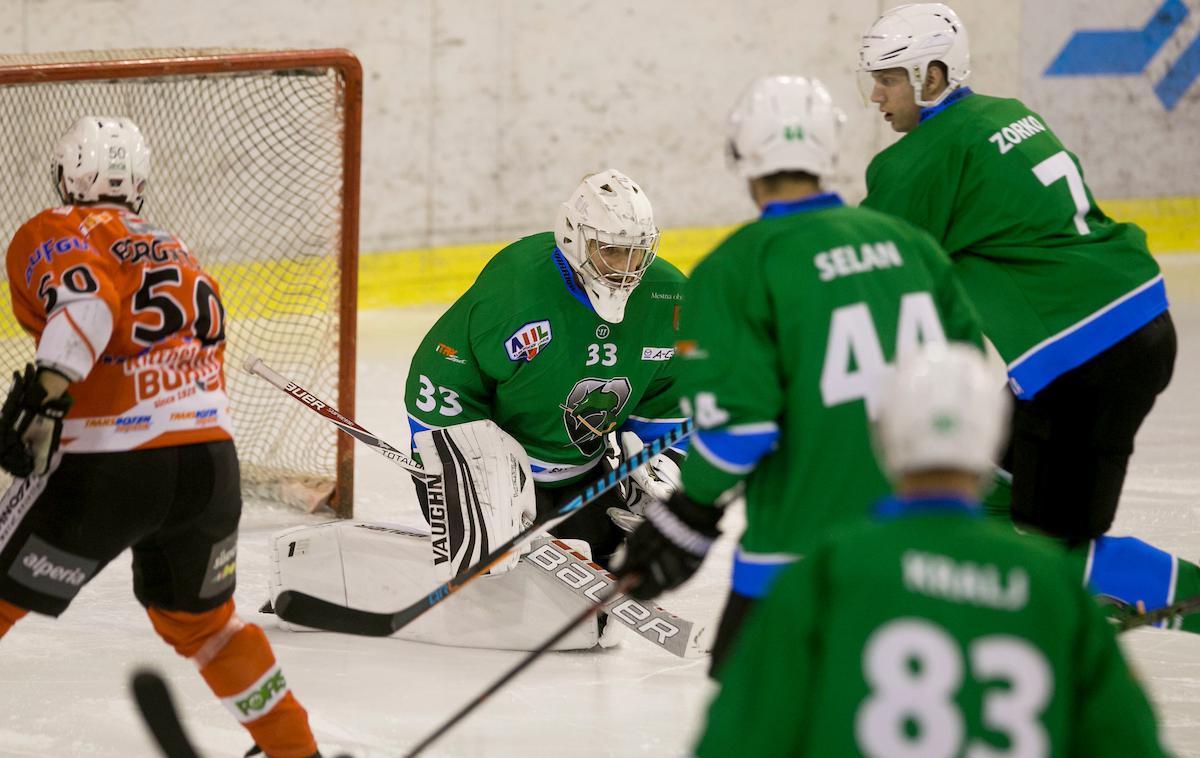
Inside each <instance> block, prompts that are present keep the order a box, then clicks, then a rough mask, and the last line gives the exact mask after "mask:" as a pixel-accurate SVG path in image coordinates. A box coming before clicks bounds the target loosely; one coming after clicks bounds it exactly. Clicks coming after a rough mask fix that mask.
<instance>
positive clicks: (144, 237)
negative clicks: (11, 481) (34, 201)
mask: <svg viewBox="0 0 1200 758" xmlns="http://www.w3.org/2000/svg"><path fill="white" fill-rule="evenodd" d="M7 267H8V282H9V287H10V289H11V293H12V307H13V313H14V314H15V315H16V317H17V320H18V321H19V322H20V323H21V326H23V327H24V328H25V330H26V331H28V332H29V333H30V334H32V335H33V336H34V338H35V339H37V340H38V343H39V346H40V345H41V342H42V335H43V332H44V331H45V329H46V325H47V323H48V322H49V321H50V319H54V318H67V319H71V326H72V328H74V329H75V331H76V332H78V333H79V335H80V336H81V337H83V340H82V341H83V343H84V344H85V345H86V349H87V350H88V352H89V353H90V354H91V355H90V357H91V359H92V360H93V361H94V364H93V366H92V368H91V370H90V372H84V373H85V376H84V378H83V379H82V380H81V381H78V382H75V383H73V384H72V385H71V388H70V391H71V394H72V396H74V398H75V404H74V406H73V407H72V408H71V411H70V413H69V414H68V415H67V419H66V422H65V424H64V426H63V445H62V449H63V450H64V451H66V452H73V453H75V452H95V451H116V450H134V449H139V448H151V447H166V446H171V445H188V444H196V443H201V442H210V441H214V440H222V439H231V438H232V432H231V428H232V427H231V424H230V418H229V407H228V405H229V404H228V399H227V397H226V394H225V376H224V353H225V309H224V306H223V305H222V304H221V298H220V291H219V289H218V287H217V283H216V282H215V281H213V279H212V278H210V277H209V276H208V275H207V274H206V273H205V272H204V270H203V269H202V268H201V267H200V265H199V263H198V262H197V261H196V258H195V257H194V256H193V255H192V253H191V251H190V250H188V248H187V246H186V245H185V244H184V243H183V242H181V241H180V240H179V238H177V237H175V236H174V235H173V234H171V233H169V232H166V231H164V230H162V229H160V228H158V227H156V226H155V225H153V224H151V223H150V222H148V221H145V220H144V219H142V218H140V217H139V216H137V215H136V214H134V213H132V212H130V211H129V210H126V209H124V208H120V207H118V206H110V205H99V206H63V207H58V208H50V209H47V210H44V211H42V212H41V213H39V214H38V215H37V216H34V217H33V218H32V219H30V220H29V221H27V222H26V223H25V224H24V225H23V226H22V227H21V228H20V229H19V230H17V233H16V235H15V236H14V237H13V240H12V242H11V243H10V244H9V248H8V257H7ZM86 300H92V301H96V302H102V303H103V305H104V306H106V307H107V309H108V311H109V313H110V314H111V316H112V334H111V337H109V339H108V342H107V344H92V341H93V340H91V339H89V338H88V335H89V334H91V333H93V332H94V330H89V329H88V327H87V325H86V324H76V323H75V322H74V319H72V312H73V311H74V309H71V310H68V309H67V306H69V305H72V304H74V303H79V302H81V301H86ZM42 352H44V351H42ZM39 359H44V356H43V355H42V353H41V352H39ZM85 362H86V361H85Z"/></svg>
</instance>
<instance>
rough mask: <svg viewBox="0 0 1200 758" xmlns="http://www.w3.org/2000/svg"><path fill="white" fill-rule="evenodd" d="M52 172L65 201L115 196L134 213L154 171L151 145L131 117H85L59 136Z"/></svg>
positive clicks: (104, 198)
mask: <svg viewBox="0 0 1200 758" xmlns="http://www.w3.org/2000/svg"><path fill="white" fill-rule="evenodd" d="M50 171H51V178H52V179H53V180H54V186H55V188H56V189H57V190H58V195H59V197H60V198H62V201H63V202H64V203H94V202H97V201H100V200H115V201H119V202H122V203H125V204H126V205H128V206H129V207H131V208H133V210H134V212H135V213H136V212H137V211H138V210H140V209H141V207H142V200H143V199H144V197H145V193H146V180H147V179H148V178H149V176H150V148H148V147H146V143H145V141H144V140H143V139H142V132H141V130H140V129H138V128H137V125H136V124H134V123H133V122H132V121H130V120H129V119H127V118H120V117H114V116H84V117H83V118H81V119H79V120H78V121H76V122H75V123H74V124H72V126H71V128H70V129H68V130H67V133H66V134H64V135H63V136H62V137H61V138H59V140H58V145H57V146H56V147H55V149H54V158H53V160H52V161H51V162H50Z"/></svg>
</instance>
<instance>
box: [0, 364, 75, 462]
mask: <svg viewBox="0 0 1200 758" xmlns="http://www.w3.org/2000/svg"><path fill="white" fill-rule="evenodd" d="M47 371H50V370H49V369H45V368H39V369H37V370H36V371H35V370H34V368H33V366H32V365H30V364H28V363H27V364H25V373H24V374H20V373H17V372H15V371H14V372H13V386H12V389H10V390H9V391H8V397H7V398H6V399H5V400H4V407H3V408H0V467H3V469H4V470H5V471H7V472H9V473H10V474H12V475H13V476H16V477H27V476H30V475H36V476H41V475H43V474H45V473H46V472H47V471H48V470H49V468H50V459H51V458H52V457H53V456H54V453H55V451H57V450H58V443H59V440H60V439H61V438H62V427H63V417H64V416H66V415H67V411H69V410H70V409H71V403H72V399H71V396H70V395H68V394H67V393H66V392H63V393H62V394H61V395H59V396H58V397H53V398H52V397H50V396H49V393H48V392H47V391H46V388H45V386H43V384H42V382H41V381H40V378H41V376H42V375H43V374H44V373H45V372H47ZM50 373H52V374H54V375H55V376H56V377H57V376H61V375H59V374H58V373H57V372H50ZM63 379H64V380H65V377H63Z"/></svg>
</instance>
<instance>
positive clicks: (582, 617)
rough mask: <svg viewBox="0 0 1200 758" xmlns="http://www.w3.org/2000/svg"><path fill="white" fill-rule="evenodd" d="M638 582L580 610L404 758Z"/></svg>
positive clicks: (630, 579) (624, 581)
mask: <svg viewBox="0 0 1200 758" xmlns="http://www.w3.org/2000/svg"><path fill="white" fill-rule="evenodd" d="M638 579H639V577H638V576H637V575H636V574H629V575H628V576H624V577H622V578H621V579H620V580H619V581H618V582H617V585H616V586H615V587H613V590H612V592H611V593H609V594H608V595H607V596H605V597H600V598H597V599H596V600H595V602H593V603H592V604H591V605H589V606H588V607H587V608H584V609H583V610H582V611H580V612H579V614H578V615H577V616H575V618H573V619H571V620H570V621H569V622H567V623H566V624H564V625H563V627H562V628H561V629H559V630H558V631H557V632H555V633H554V634H553V635H552V636H551V637H550V638H549V639H548V640H546V641H545V642H543V643H542V644H541V645H538V647H537V648H536V649H535V650H533V651H531V652H530V653H529V655H526V656H525V657H524V658H522V659H521V660H520V661H518V662H517V664H516V665H515V666H513V667H512V668H510V669H509V670H508V671H505V672H504V673H503V674H502V675H501V676H500V678H499V679H497V680H496V681H494V682H492V683H491V684H490V685H488V687H487V689H485V690H484V691H483V692H481V693H479V694H478V695H476V696H475V698H474V699H473V700H471V702H469V703H467V704H466V705H464V706H463V707H462V708H460V709H459V710H458V711H457V712H456V713H455V714H454V715H453V716H451V717H450V718H449V719H447V720H446V721H444V722H442V725H441V726H439V727H438V728H437V729H434V730H433V731H432V732H430V733H429V735H428V736H426V737H425V739H423V740H421V741H420V742H418V743H417V745H416V747H414V748H413V749H412V750H409V751H408V752H407V753H405V754H404V755H405V758H412V757H413V756H415V755H419V754H420V753H421V751H423V750H424V749H425V748H427V747H429V746H430V745H432V744H433V743H434V742H436V741H437V739H438V738H439V737H441V736H442V735H443V734H445V733H446V732H448V731H450V730H451V729H452V728H453V727H454V725H455V724H457V723H458V722H460V721H462V720H463V719H464V718H466V717H467V716H468V715H469V714H470V713H471V711H473V710H475V709H476V708H478V707H479V706H480V705H482V704H483V701H485V700H487V699H488V698H489V697H491V696H492V695H493V694H495V692H496V691H497V690H499V689H500V688H501V687H503V686H504V685H506V684H508V683H509V682H510V681H511V680H512V679H513V678H514V677H516V676H517V674H520V673H521V672H522V671H524V670H525V669H526V668H528V667H529V664H531V663H533V662H534V661H536V660H537V659H538V658H540V657H541V656H542V654H543V653H545V652H546V651H547V650H549V649H550V648H552V647H554V645H555V643H557V642H558V641H559V640H561V639H562V638H563V637H566V636H567V635H568V634H570V633H571V630H572V629H574V628H575V627H577V626H579V625H580V624H582V623H583V622H584V621H587V620H588V619H589V618H591V617H592V616H594V615H596V614H597V613H599V612H600V610H601V609H602V608H604V606H605V605H606V604H608V603H610V602H612V600H614V599H616V598H618V597H620V596H621V595H624V594H625V593H627V592H629V590H631V589H633V586H634V585H635V584H637V582H638Z"/></svg>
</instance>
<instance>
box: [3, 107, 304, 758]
mask: <svg viewBox="0 0 1200 758" xmlns="http://www.w3.org/2000/svg"><path fill="white" fill-rule="evenodd" d="M149 166H150V156H149V150H148V149H147V148H146V145H145V143H144V142H143V140H142V136H141V132H140V131H139V130H138V128H137V126H135V125H134V124H133V123H131V122H130V121H128V120H127V119H123V118H109V117H95V116H87V117H84V118H81V119H80V120H79V121H77V122H76V123H75V124H74V125H73V126H72V127H71V129H70V130H69V131H68V132H67V133H66V134H65V135H64V136H63V137H62V139H61V140H60V141H59V143H58V147H57V151H56V153H55V156H54V160H53V163H52V170H53V179H54V182H55V185H56V187H57V189H58V193H59V196H60V197H61V198H62V201H63V205H62V206H60V207H57V208H50V209H47V210H44V211H42V212H41V213H39V214H38V215H37V216H35V217H33V218H32V219H30V220H29V221H27V222H26V223H25V224H24V225H23V226H22V227H21V228H20V229H19V230H18V231H17V233H16V235H15V236H14V237H13V240H12V242H11V244H10V245H9V248H8V256H7V268H8V282H9V287H10V289H11V293H12V305H13V312H14V313H15V315H16V317H17V319H18V320H19V321H20V323H21V325H22V326H23V327H24V328H25V329H26V330H27V331H28V332H29V333H30V334H31V335H33V337H34V338H35V339H36V341H37V356H36V362H35V366H27V367H26V368H25V372H24V374H15V375H14V385H13V388H12V390H11V391H10V392H9V394H8V397H7V399H6V400H5V402H4V406H3V408H2V409H0V466H3V468H4V469H6V470H7V471H9V472H10V473H12V474H13V475H15V476H16V477H17V479H16V480H15V481H14V482H13V484H12V486H11V488H10V489H9V491H8V492H7V493H6V494H5V495H4V497H3V500H0V636H3V635H4V634H5V633H6V632H7V631H8V630H9V629H11V628H12V625H13V624H14V623H16V622H17V620H18V619H20V618H21V617H22V616H24V615H25V614H26V613H27V612H28V611H35V612H37V613H43V614H46V615H50V616H58V615H59V614H60V613H62V612H63V611H64V610H66V608H67V606H68V604H70V602H71V600H72V599H73V598H74V597H75V595H76V594H77V593H78V592H79V590H80V588H82V587H83V585H85V584H87V582H88V581H89V580H90V579H91V578H92V577H94V576H95V575H96V574H97V573H98V572H99V571H100V570H101V569H103V568H104V566H105V565H106V564H107V563H108V562H109V561H111V560H112V559H113V558H115V557H116V556H117V555H119V554H120V553H121V552H123V551H124V550H125V549H126V548H132V549H133V590H134V594H135V595H136V596H137V599H138V600H139V601H140V602H141V603H142V605H143V606H145V608H146V612H147V614H149V616H150V621H151V623H152V624H153V625H154V628H155V630H156V631H157V632H158V634H159V635H160V636H161V637H162V638H163V639H164V640H165V641H166V642H167V643H168V644H170V645H171V646H173V647H174V648H175V650H176V651H177V652H178V653H179V654H180V655H182V656H184V657H185V658H189V659H191V660H192V662H193V663H195V664H196V666H197V668H199V670H200V675H201V676H202V677H203V678H204V680H205V682H207V683H208V686H209V687H210V688H211V689H212V691H213V693H214V694H215V695H216V696H217V697H218V698H220V699H221V701H222V702H223V703H224V704H225V705H226V707H227V708H228V709H229V710H230V711H231V712H232V713H233V715H234V717H235V718H236V719H237V720H238V721H239V722H241V723H242V725H243V726H245V727H246V729H247V730H248V731H249V732H250V734H251V735H252V736H253V737H254V740H255V742H256V744H257V746H258V747H259V748H261V750H262V751H264V752H265V753H266V754H267V755H268V756H272V757H273V758H302V757H307V756H314V755H317V746H316V742H315V741H314V739H313V736H312V732H311V730H310V729H309V726H308V716H307V714H306V713H305V711H304V708H303V707H301V705H300V703H299V702H298V701H297V700H296V698H295V696H294V695H292V693H291V691H290V690H289V688H288V685H287V682H286V680H285V679H284V677H283V673H282V672H281V670H280V668H279V665H278V664H277V663H276V662H275V656H274V654H273V653H272V651H271V646H270V644H269V643H268V642H267V638H266V636H265V635H264V634H263V632H262V630H261V629H259V628H258V627H257V626H254V625H253V624H246V623H244V622H242V621H241V620H240V619H239V618H238V616H237V614H236V613H235V612H234V605H233V590H234V583H235V568H236V558H237V526H238V519H239V517H240V515H241V506H242V501H241V494H240V478H239V471H238V459H237V452H236V450H235V449H234V444H233V438H232V434H231V425H230V421H229V410H228V400H227V397H226V395H225V378H224V366H223V356H224V350H225V310H224V307H223V306H222V305H221V297H220V291H219V288H218V286H217V283H216V282H215V281H214V280H213V279H212V278H210V277H209V276H208V274H206V273H205V272H204V270H203V269H202V268H201V267H200V265H199V263H198V262H197V260H196V258H195V256H194V255H192V253H191V251H189V250H188V248H187V246H186V245H185V244H184V243H183V242H182V241H180V240H179V239H178V238H177V237H175V236H174V235H173V234H171V233H170V232H167V231H165V230H163V229H161V228H159V227H157V226H155V225H154V224H153V223H151V222H149V221H147V220H145V219H143V218H141V217H140V216H138V215H137V214H138V211H139V210H140V209H141V205H142V199H143V194H144V192H145V188H146V179H147V175H148V173H149ZM0 655H2V653H0Z"/></svg>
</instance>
